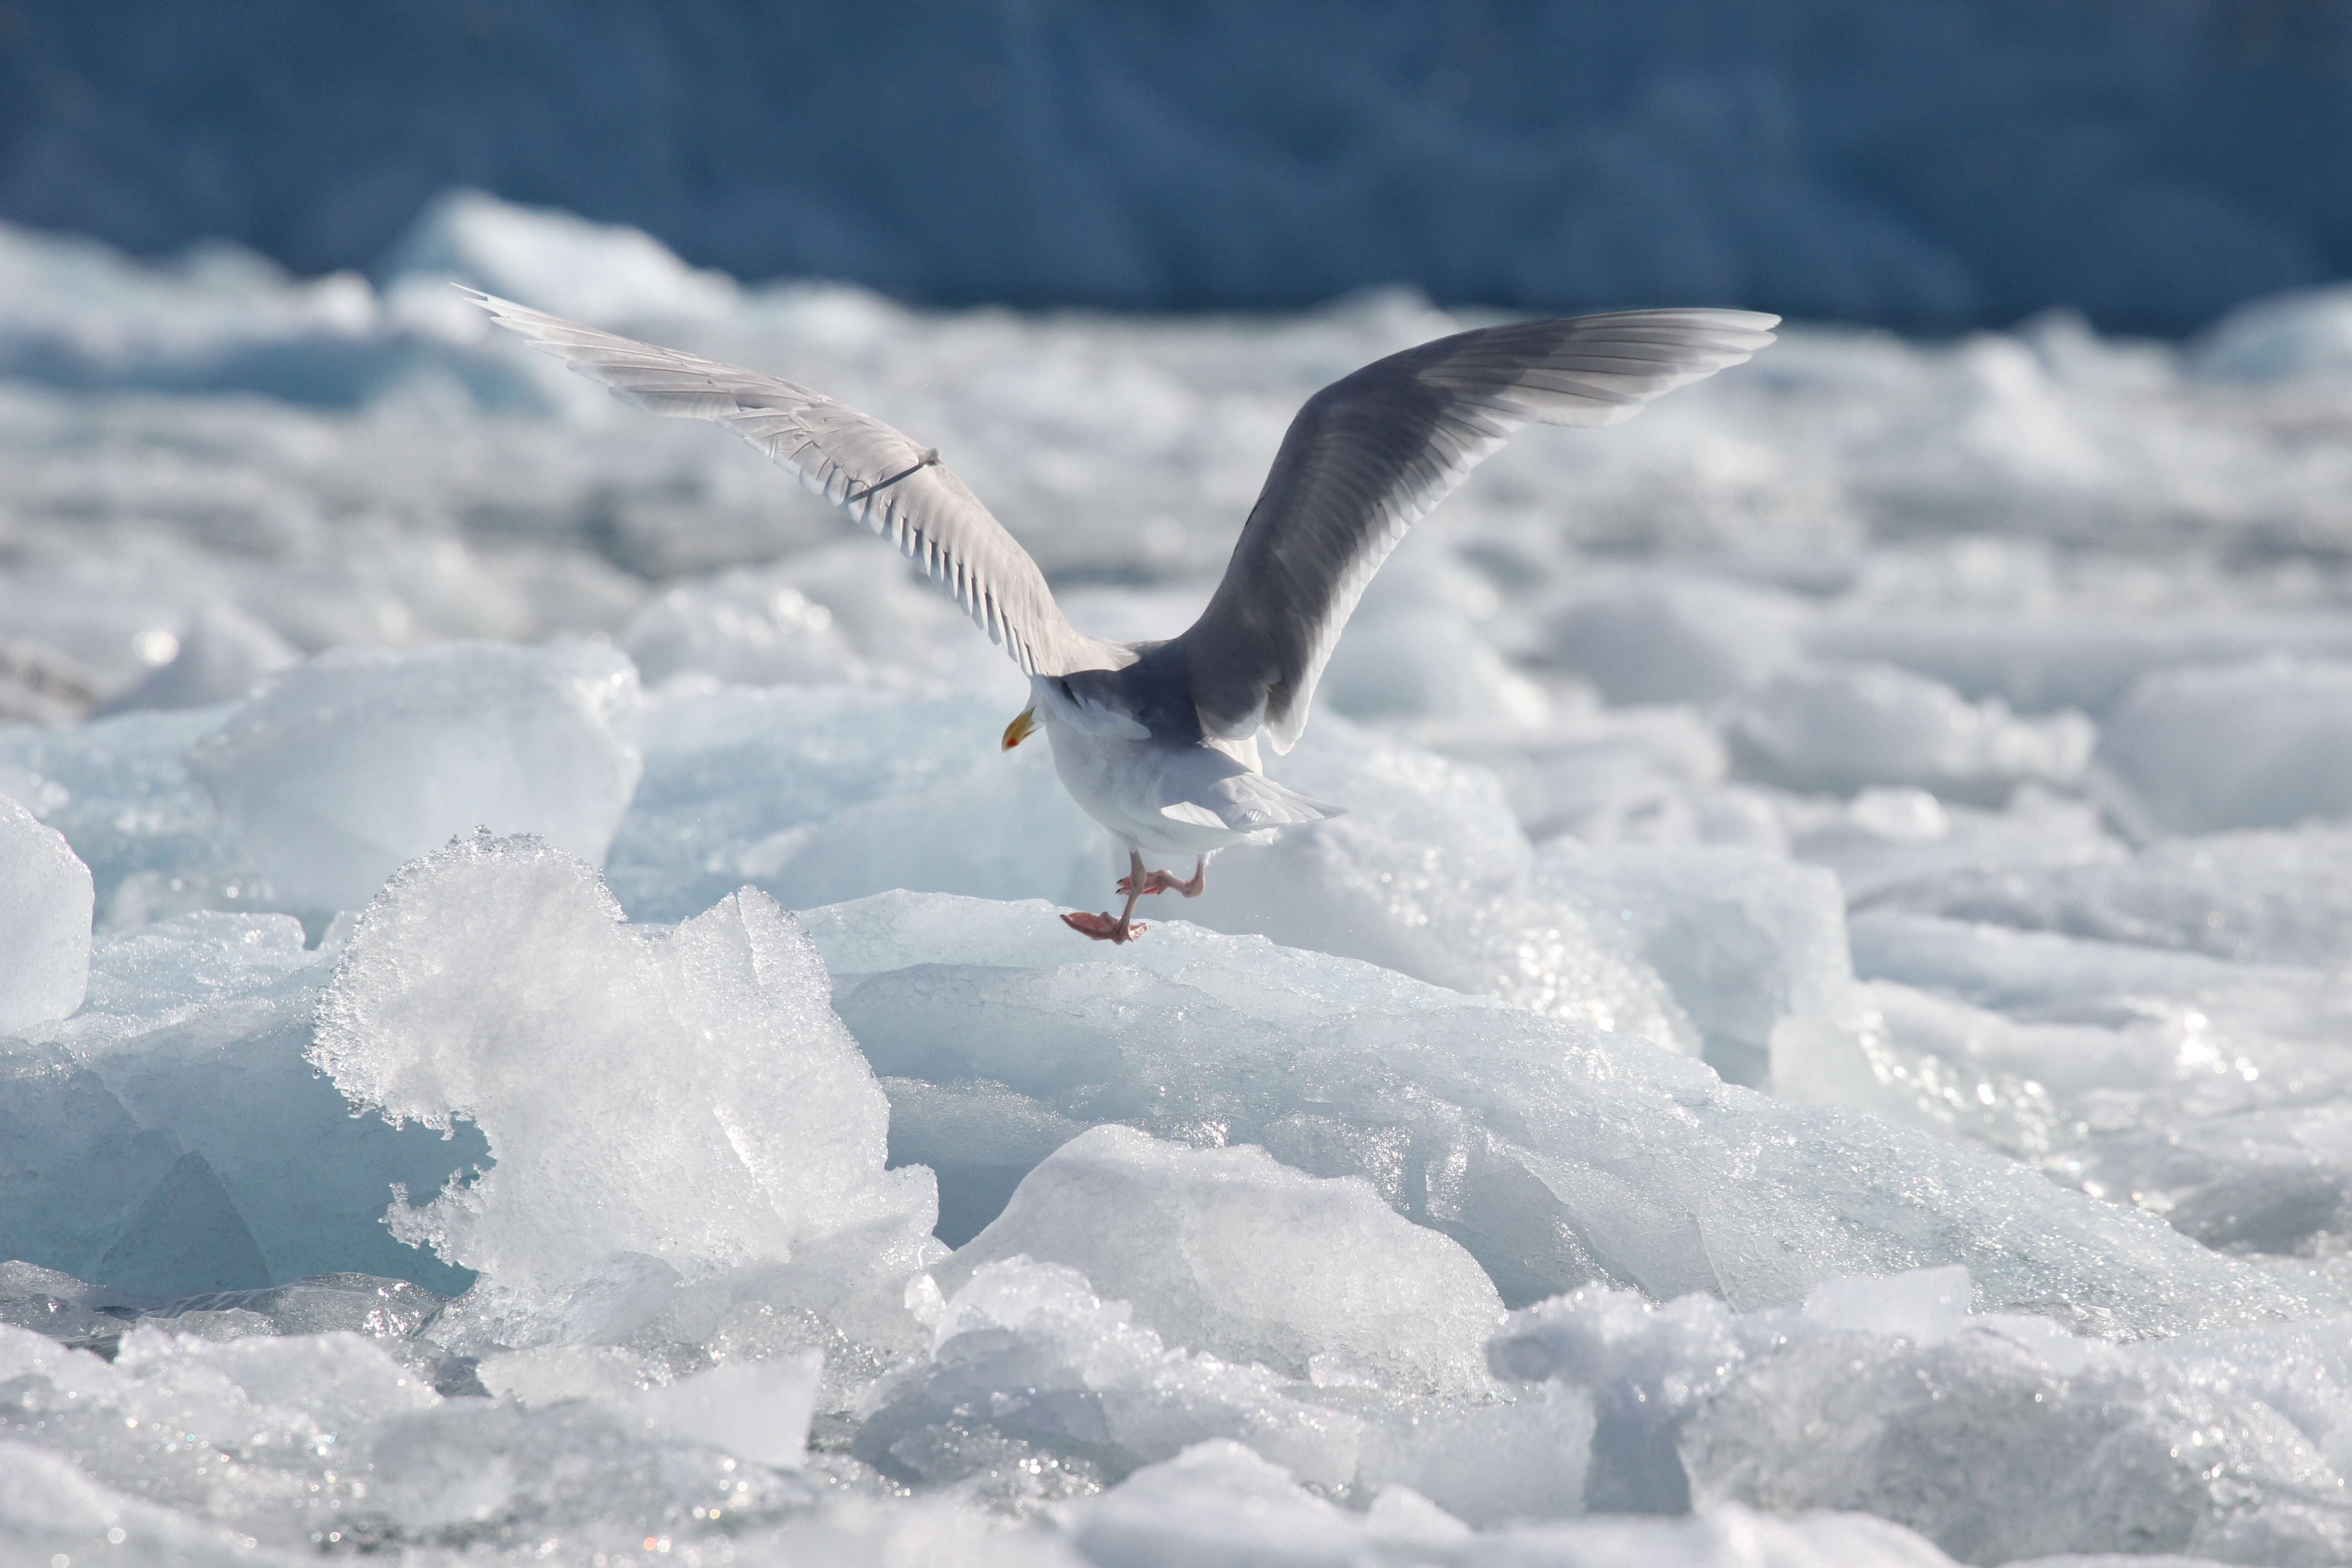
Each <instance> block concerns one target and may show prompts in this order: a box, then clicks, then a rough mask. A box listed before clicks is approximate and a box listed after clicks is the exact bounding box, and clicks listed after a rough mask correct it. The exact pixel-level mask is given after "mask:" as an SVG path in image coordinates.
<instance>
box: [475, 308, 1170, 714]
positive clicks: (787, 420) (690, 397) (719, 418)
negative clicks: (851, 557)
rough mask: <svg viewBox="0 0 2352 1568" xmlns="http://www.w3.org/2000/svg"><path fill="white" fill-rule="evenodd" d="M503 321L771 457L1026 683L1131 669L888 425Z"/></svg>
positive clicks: (793, 394) (944, 473) (650, 402)
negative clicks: (882, 545)
mask: <svg viewBox="0 0 2352 1568" xmlns="http://www.w3.org/2000/svg"><path fill="white" fill-rule="evenodd" d="M465 293H466V294H467V297H468V298H470V299H471V300H473V301H474V302H475V303H476V304H478V305H479V306H481V307H482V309H484V310H488V312H489V313H490V315H491V316H492V317H493V318H494V319H496V320H497V321H498V323H499V325H500V326H502V327H507V328H510V329H511V330H513V331H517V332H520V333H521V334H522V335H523V337H524V338H526V339H527V340H529V342H530V345H531V346H532V347H533V348H536V349H541V350H543V351H544V352H546V353H551V354H553V355H554V356H555V357H556V358H558V359H560V360H562V362H563V363H565V364H566V365H568V366H570V367H571V368H572V370H573V371H575V372H577V373H578V374H582V375H584V376H586V377H588V378H589V379H590V380H591V381H599V382H602V383H604V385H605V386H606V387H607V388H608V389H610V390H611V392H612V394H613V395H614V396H615V397H617V398H619V399H620V400H621V401H622V402H624V403H629V404H634V405H636V406H637V407H639V408H642V409H645V410H646V412H647V413H649V414H667V415H671V416H676V417H678V418H684V419H709V420H712V421H714V422H716V423H718V424H720V425H724V426H727V427H728V428H729V429H730V430H732V431H734V432H735V434H737V435H738V436H740V437H743V439H745V440H746V441H749V442H750V443H751V445H752V446H754V447H758V448H759V449H760V450H761V451H762V452H765V453H766V454H767V455H768V456H769V458H772V459H773V460H774V462H775V463H776V464H777V466H778V467H780V468H783V469H784V470H785V471H786V472H788V473H790V474H791V475H792V476H793V478H795V479H799V480H800V482H801V483H802V484H803V486H805V487H806V488H807V489H810V490H813V491H814V492H815V493H816V494H818V495H821V496H823V497H824V499H825V500H829V501H831V502H833V504H834V505H835V506H837V507H839V508H841V510H844V511H845V512H847V513H848V514H849V515H850V516H851V517H853V518H855V519H856V520H857V521H859V522H862V523H864V524H865V525H866V527H867V528H870V529H872V530H873V531H875V532H877V533H878V534H880V535H881V536H882V537H883V538H885V539H888V540H892V541H894V542H896V543H897V544H898V549H899V551H900V552H902V553H904V554H905V555H906V556H907V557H908V559H909V560H912V561H914V562H916V563H919V564H920V565H921V566H922V568H923V570H924V571H925V572H927V573H929V574H930V578H931V581H933V582H934V583H937V584H940V587H942V588H944V589H946V590H947V591H948V593H950V595H954V597H955V600H956V603H958V604H960V605H962V606H963V607H964V612H965V613H966V614H967V615H969V616H971V618H972V619H973V620H974V621H976V622H978V623H979V624H980V627H981V629H982V631H984V632H986V633H987V634H988V636H989V638H990V640H991V641H992V642H995V643H998V644H1000V645H1001V646H1002V647H1003V649H1004V651H1005V652H1006V653H1008V654H1010V655H1012V656H1013V663H1015V664H1017V665H1019V666H1020V667H1021V672H1022V673H1023V674H1024V675H1067V674H1069V673H1071V672H1072V671H1074V670H1080V669H1095V668H1105V667H1106V666H1108V667H1116V666H1118V665H1121V664H1124V663H1126V662H1127V659H1128V658H1129V656H1128V655H1127V654H1126V652H1125V651H1124V650H1123V649H1119V648H1117V647H1114V646H1113V645H1111V644H1109V643H1106V642H1102V641H1100V640H1099V639H1097V638H1095V637H1087V635H1086V634H1085V633H1083V632H1080V631H1079V630H1077V629H1076V627H1074V626H1071V625H1070V623H1069V622H1068V620H1067V619H1066V618H1065V617H1064V616H1063V615H1062V611H1061V607H1060V606H1059V605H1055V603H1054V595H1053V592H1052V590H1050V589H1048V588H1047V587H1046V586H1045V574H1043V573H1041V572H1039V571H1038V570H1037V563H1035V562H1034V561H1032V560H1031V559H1030V558H1029V552H1027V551H1025V550H1024V549H1022V548H1021V545H1020V543H1019V542H1018V541H1016V540H1014V538H1013V536H1012V535H1011V534H1010V533H1007V532H1006V531H1004V525H1003V523H1001V522H999V521H996V519H995V518H994V517H993V516H992V515H991V513H990V512H989V510H988V509H987V508H986V507H984V506H982V505H981V504H980V498H979V497H977V496H975V495H973V494H972V493H971V490H969V489H966V488H965V487H964V482H963V481H962V480H961V479H958V478H956V477H955V475H954V474H953V473H951V472H950V471H949V469H948V468H946V467H945V466H944V465H943V464H941V463H940V455H939V453H938V452H937V451H933V450H927V449H925V448H924V447H919V446H917V445H916V444H915V443H914V442H912V441H910V440H908V438H907V437H905V436H904V435H902V434H900V433H899V432H898V431H897V430H894V429H892V428H891V427H890V426H887V425H885V424H883V423H882V421H880V420H879V419H872V418H868V417H867V416H865V415H863V414H860V413H858V412H857V410H856V409H855V408H850V407H847V406H845V405H842V404H839V403H835V401H834V400H833V399H832V398H830V397H827V396H825V395H824V394H822V393H817V392H811V391H810V390H809V389H808V388H807V387H805V386H795V385H794V384H792V383H791V382H789V381H779V380H777V379H776V378H775V377H773V376H768V375H761V374H757V373H756V372H753V371H748V370H738V369H737V368H736V367H735V366H733V365H730V364H720V363H719V362H717V361H716V360H707V359H697V358H696V357H695V356H694V355H692V354H685V353H678V352H677V350H675V349H665V348H658V347H656V346H655V345H654V344H652V343H641V342H634V341H632V340H631V339H628V338H623V337H616V336H614V334H613V333H611V332H600V331H597V330H596V329H595V328H593V327H583V326H582V325H580V324H579V323H578V322H576V321H563V320H562V319H561V318H560V317H555V316H549V315H543V314H541V312H539V311H537V310H527V309H525V308H524V307H523V306H520V305H517V304H513V303H511V302H510V301H508V300H501V299H499V298H498V297H497V296H495V295H491V294H485V293H483V292H482V291H481V290H479V289H465Z"/></svg>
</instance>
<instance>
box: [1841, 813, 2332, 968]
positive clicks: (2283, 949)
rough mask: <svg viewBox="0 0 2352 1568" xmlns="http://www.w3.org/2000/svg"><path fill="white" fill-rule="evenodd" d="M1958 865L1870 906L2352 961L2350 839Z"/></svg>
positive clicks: (2266, 840)
mask: <svg viewBox="0 0 2352 1568" xmlns="http://www.w3.org/2000/svg"><path fill="white" fill-rule="evenodd" d="M1811 852H1812V851H1811V847H1809V849H1808V853H1809V854H1810V853H1811ZM1988 861H1990V864H1988V863H1987V862H1988ZM2051 861H2055V862H2056V863H2054V864H2053V863H2051ZM1953 862H1954V863H1950V864H1947V865H1944V866H1940V867H1935V868H1933V870H1932V872H1931V873H1930V874H1927V875H1916V874H1915V876H1916V879H1905V880H1904V881H1902V882H1901V883H1899V884H1898V885H1895V886H1894V887H1891V888H1887V889H1883V890H1882V889H1874V891H1876V893H1877V896H1876V897H1874V899H1872V900H1871V902H1872V907H1874V908H1876V909H1881V910H1905V911H1910V912H1915V913H1918V914H1932V915H1940V916H1943V917H1945V918H1947V919H1951V920H1963V921H1985V922H1988V923H1990V924H1995V925H2003V926H2011V927H2014V928H2017V929H2020V930H2025V931H2056V932H2059V933H2061V934H2063V935H2067V936H2080V937H2089V938H2092V939H2095V940H2097V941H2102V942H2135V943H2139V944H2142V945H2145V946H2148V947H2166V948H2177V949H2181V950H2185V951H2188V952H2203V953H2210V954H2211V955H2213V956H2214V957H2217V958H2228V959H2235V960H2238V961H2240V962H2243V963H2288V964H2305V965H2311V966H2315V967H2321V968H2325V967H2327V966H2329V965H2332V964H2334V963H2338V962H2340V961H2341V960H2342V958H2343V955H2344V954H2345V953H2346V952H2347V951H2352V831H2347V830H2343V829H2336V828H2325V827H2316V826H2314V827H2305V828H2302V829H2299V830H2296V831H2291V832H2250V833H2221V834H2213V835H2210V836H2204V837H2185V838H2168V839H2163V840H2159V841H2158V842H2157V843H2154V844H2150V845H2148V846H2147V847H2145V848H2143V849H2141V850H2140V851H2139V852H2138V853H2137V854H2136V855H2130V856H2126V854H2125V853H2124V852H2123V851H2122V849H2121V847H2120V846H2117V845H2115V844H2113V843H2112V841H2102V842H2099V844H2098V848H2097V852H2095V853H2088V854H2079V855H2065V856H2053V857H2050V858H2049V859H2047V860H2043V861H2042V863H2040V864H2036V863H2034V862H2033V861H2031V860H2029V861H2026V862H2025V863H2023V864H2019V863H2016V862H2014V861H2011V860H2010V859H2009V858H2008V857H2006V856H2002V857H1999V858H1995V857H1992V856H1981V857H1959V856H1956V857H1954V858H1953ZM1923 869H1924V868H1923Z"/></svg>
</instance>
